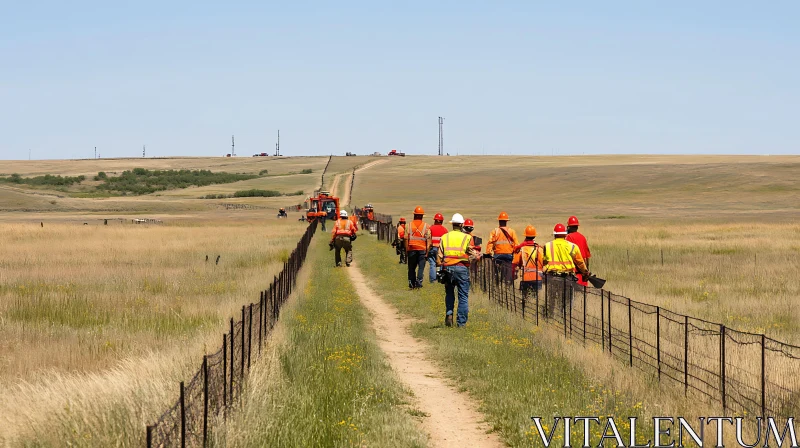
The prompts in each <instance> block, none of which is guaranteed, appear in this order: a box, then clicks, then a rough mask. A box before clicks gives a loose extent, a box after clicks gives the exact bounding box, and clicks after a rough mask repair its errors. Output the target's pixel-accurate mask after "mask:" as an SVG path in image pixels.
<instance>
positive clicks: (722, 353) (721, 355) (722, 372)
mask: <svg viewBox="0 0 800 448" xmlns="http://www.w3.org/2000/svg"><path fill="white" fill-rule="evenodd" d="M719 358H720V368H719V379H720V392H721V393H722V413H723V414H724V413H725V411H726V410H727V409H728V403H727V400H726V397H725V325H720V326H719Z"/></svg>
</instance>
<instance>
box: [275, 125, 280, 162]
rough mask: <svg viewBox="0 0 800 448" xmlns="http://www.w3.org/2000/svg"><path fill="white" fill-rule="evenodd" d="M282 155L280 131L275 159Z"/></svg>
mask: <svg viewBox="0 0 800 448" xmlns="http://www.w3.org/2000/svg"><path fill="white" fill-rule="evenodd" d="M280 155H281V130H280V129H278V143H275V157H278V156H280Z"/></svg>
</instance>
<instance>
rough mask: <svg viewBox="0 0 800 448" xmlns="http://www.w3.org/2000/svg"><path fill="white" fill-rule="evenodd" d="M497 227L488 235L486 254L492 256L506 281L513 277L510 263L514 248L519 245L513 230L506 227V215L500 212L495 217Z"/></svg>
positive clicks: (507, 219)
mask: <svg viewBox="0 0 800 448" xmlns="http://www.w3.org/2000/svg"><path fill="white" fill-rule="evenodd" d="M497 221H498V224H499V225H498V227H497V228H496V229H494V230H492V233H491V234H489V242H488V243H486V253H487V254H490V255H492V258H494V261H495V264H496V266H497V268H498V269H500V272H501V275H502V276H503V278H505V279H506V280H507V281H510V280H511V279H512V278H513V277H512V276H513V267H512V264H511V262H512V261H513V259H514V255H513V254H514V248H515V247H517V244H519V242H518V240H517V234H516V233H515V232H514V229H511V228H509V227H508V221H509V218H508V213H506V212H501V213H500V216H498V217H497Z"/></svg>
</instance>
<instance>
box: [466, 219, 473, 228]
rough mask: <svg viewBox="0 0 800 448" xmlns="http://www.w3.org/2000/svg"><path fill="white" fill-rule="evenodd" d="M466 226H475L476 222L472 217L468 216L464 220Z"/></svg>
mask: <svg viewBox="0 0 800 448" xmlns="http://www.w3.org/2000/svg"><path fill="white" fill-rule="evenodd" d="M464 227H475V223H474V222H472V220H471V219H469V218H467V219H465V220H464Z"/></svg>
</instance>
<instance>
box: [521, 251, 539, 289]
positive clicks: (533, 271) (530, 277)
mask: <svg viewBox="0 0 800 448" xmlns="http://www.w3.org/2000/svg"><path fill="white" fill-rule="evenodd" d="M519 257H520V262H519V264H518V265H517V266H519V267H520V268H521V269H522V281H523V282H536V281H540V280H542V276H543V274H542V266H543V263H542V248H541V247H539V246H538V245H537V246H522V247H521V248H520V249H519Z"/></svg>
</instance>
